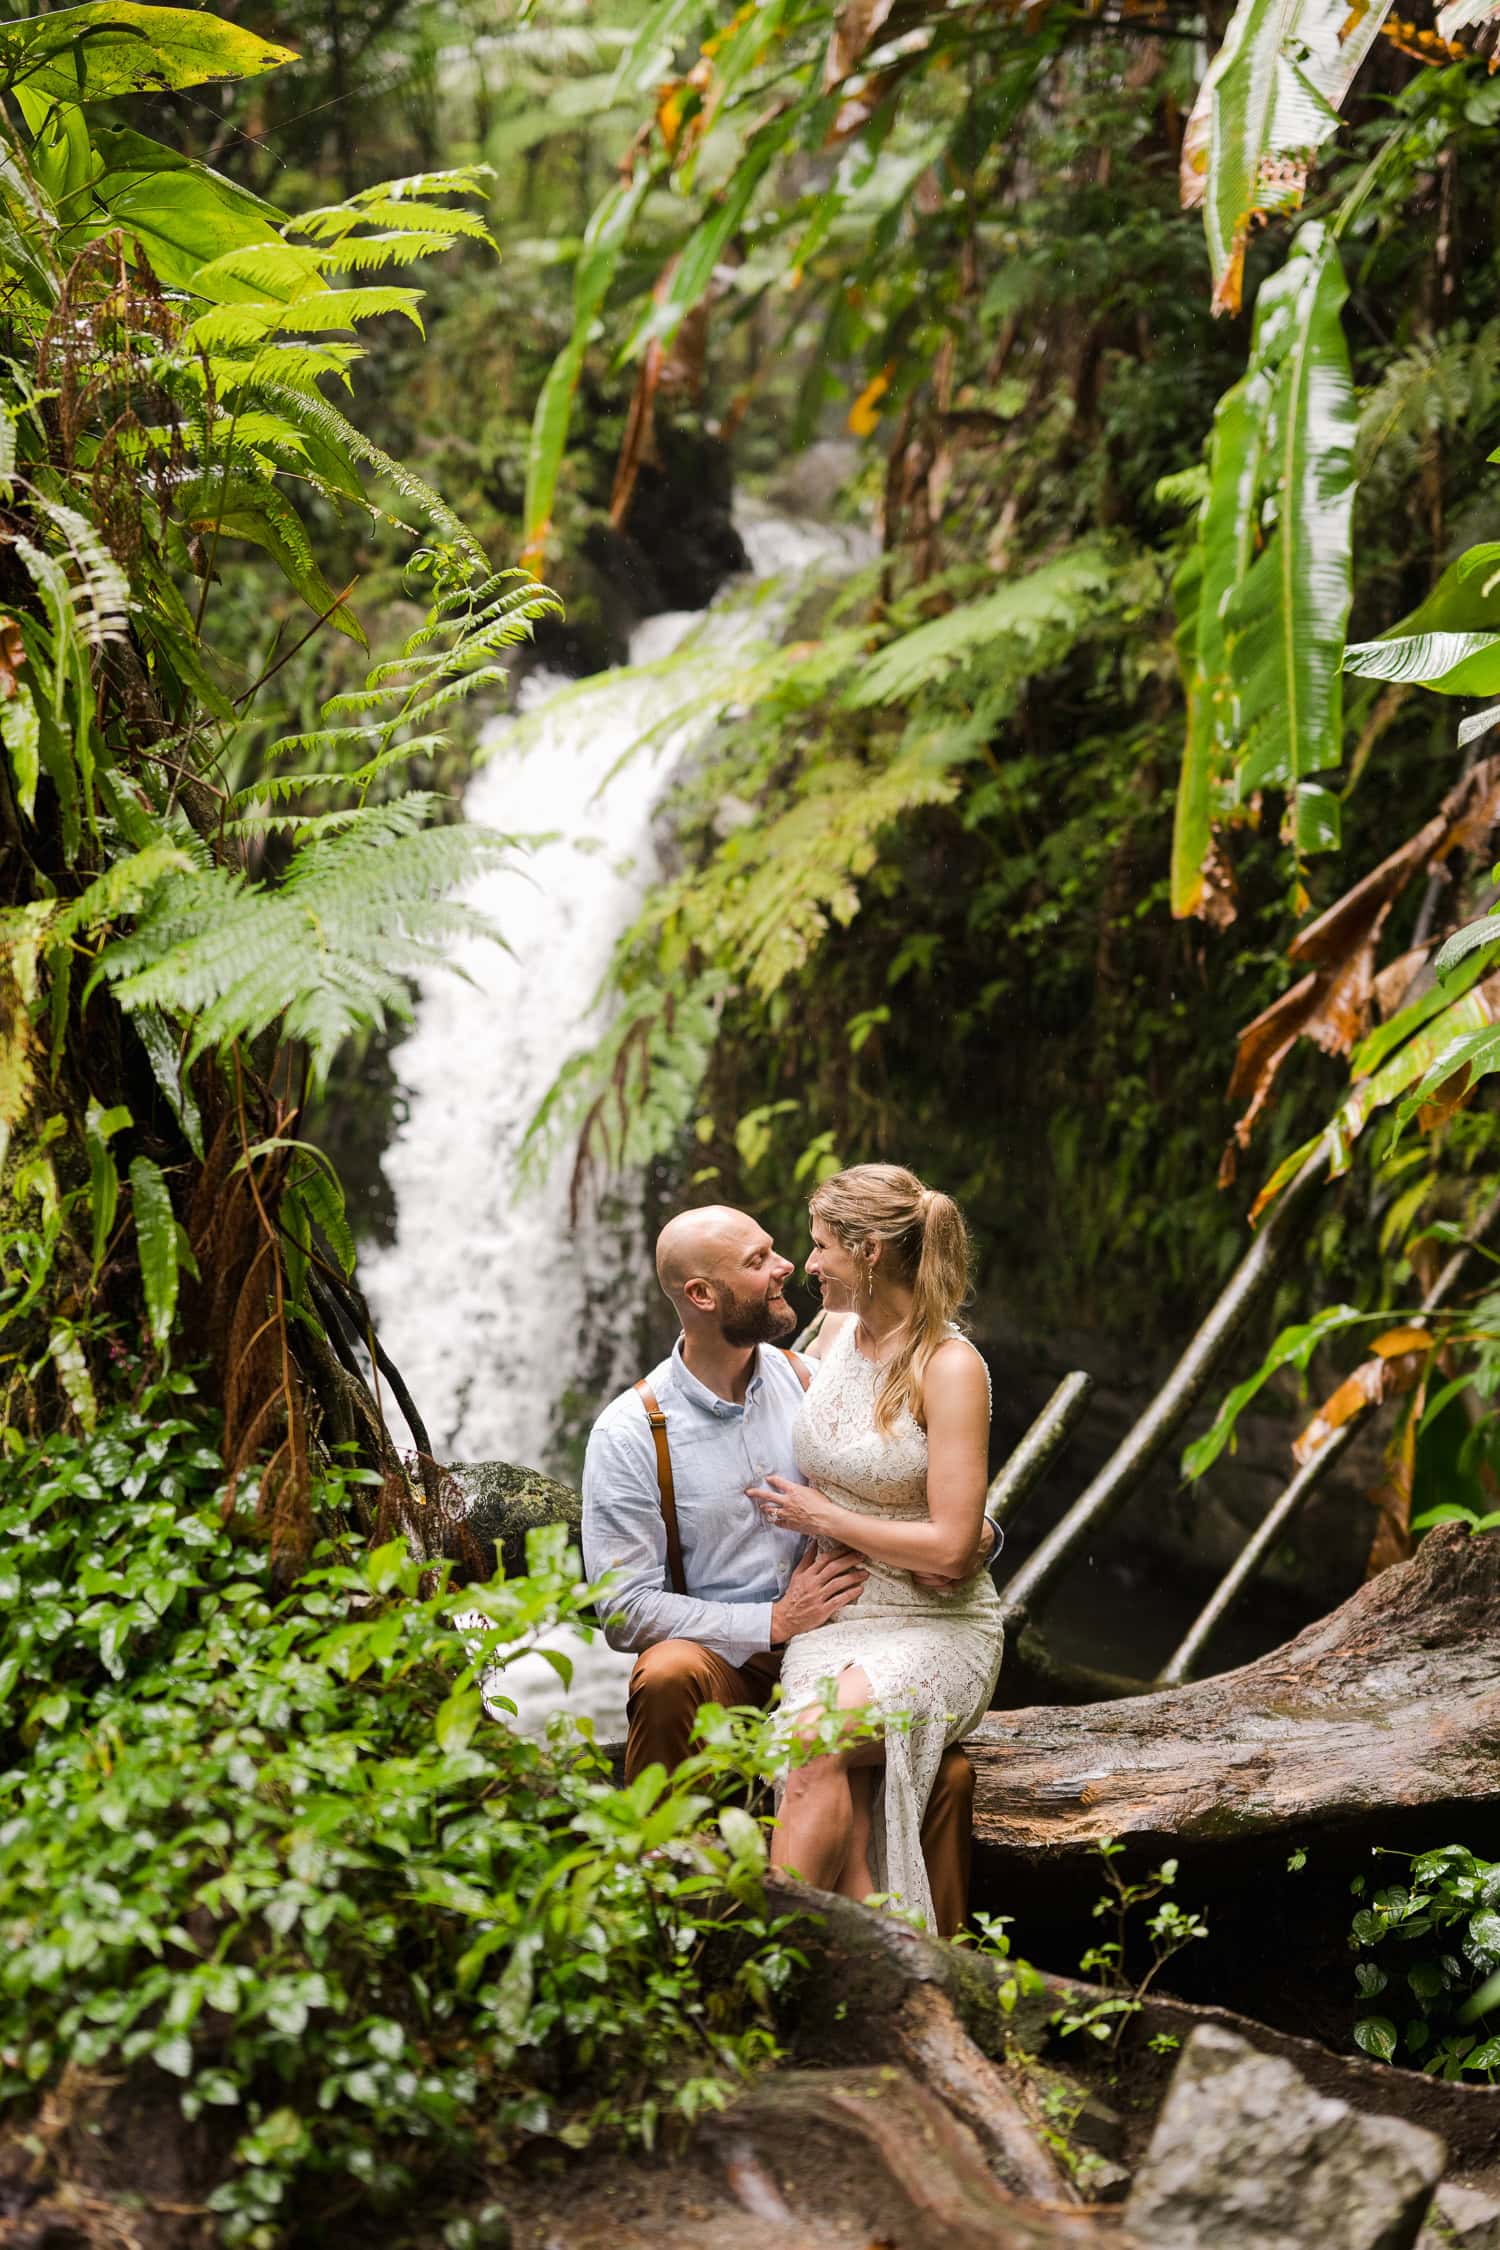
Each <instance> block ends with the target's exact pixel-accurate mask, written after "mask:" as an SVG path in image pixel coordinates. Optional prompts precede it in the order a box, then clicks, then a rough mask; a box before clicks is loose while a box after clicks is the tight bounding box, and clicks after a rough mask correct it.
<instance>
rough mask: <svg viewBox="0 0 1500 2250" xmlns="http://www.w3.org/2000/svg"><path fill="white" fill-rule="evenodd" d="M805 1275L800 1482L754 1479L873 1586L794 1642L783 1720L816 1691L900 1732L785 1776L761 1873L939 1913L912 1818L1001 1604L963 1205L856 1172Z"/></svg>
mask: <svg viewBox="0 0 1500 2250" xmlns="http://www.w3.org/2000/svg"><path fill="white" fill-rule="evenodd" d="M809 1215H810V1219H811V1223H812V1241H813V1248H812V1255H811V1256H810V1257H809V1259H808V1261H807V1270H808V1273H809V1274H810V1275H815V1276H816V1277H817V1279H818V1281H819V1284H820V1286H821V1288H822V1292H823V1300H824V1304H825V1306H827V1307H828V1308H829V1317H828V1318H827V1319H826V1320H825V1321H824V1323H823V1327H822V1330H821V1332H820V1334H819V1336H818V1339H817V1343H816V1345H815V1346H814V1353H815V1356H817V1358H818V1359H819V1361H820V1365H819V1369H818V1372H817V1374H816V1375H815V1377H814V1380H813V1384H812V1387H811V1389H810V1390H809V1392H808V1394H807V1397H806V1399H805V1400H804V1402H803V1405H802V1407H801V1410H800V1411H799V1413H798V1415H797V1417H796V1420H795V1422H794V1424H793V1427H792V1443H793V1446H794V1448H795V1450H796V1456H797V1462H798V1467H799V1469H800V1471H801V1474H802V1476H803V1477H804V1478H805V1479H806V1480H807V1481H806V1482H805V1483H802V1484H796V1483H793V1482H792V1481H791V1479H790V1478H787V1477H782V1476H770V1477H767V1478H766V1480H765V1482H764V1483H763V1484H760V1485H757V1486H754V1487H752V1488H751V1493H750V1497H751V1498H752V1499H753V1500H754V1501H755V1502H756V1504H757V1506H758V1507H759V1508H760V1509H761V1512H762V1513H763V1515H764V1516H765V1517H766V1519H767V1520H768V1522H770V1523H772V1524H775V1525H777V1526H779V1527H780V1528H782V1529H784V1530H788V1531H802V1532H807V1533H810V1534H811V1535H812V1536H813V1537H814V1538H815V1539H816V1540H817V1541H818V1543H819V1546H820V1547H821V1548H822V1549H824V1550H825V1551H827V1550H830V1549H836V1548H839V1547H845V1548H852V1549H853V1550H854V1551H855V1552H856V1553H857V1554H860V1555H863V1556H864V1557H865V1558H866V1561H867V1562H868V1565H869V1575H868V1578H867V1580H866V1583H865V1586H864V1590H863V1592H862V1593H861V1594H860V1595H859V1597H858V1599H857V1600H855V1601H853V1602H851V1603H850V1604H849V1605H848V1607H847V1608H845V1609H844V1610H843V1611H841V1613H840V1614H839V1616H838V1617H836V1618H835V1619H834V1620H833V1621H832V1622H831V1623H830V1624H827V1625H822V1626H819V1627H818V1628H817V1629H816V1630H815V1631H813V1632H808V1633H801V1634H799V1635H798V1636H797V1637H796V1638H795V1639H794V1640H793V1641H791V1642H790V1643H789V1644H788V1647H787V1651H786V1657H785V1660H784V1662H783V1664H782V1670H781V1687H782V1697H783V1704H784V1708H785V1709H786V1711H787V1712H788V1713H789V1714H791V1715H792V1717H791V1723H792V1724H793V1725H797V1726H800V1727H802V1728H803V1729H804V1731H811V1729H812V1728H813V1727H814V1726H815V1725H816V1723H817V1721H818V1719H819V1717H820V1715H821V1712H822V1708H823V1706H822V1704H821V1702H820V1701H819V1700H818V1693H819V1683H820V1682H822V1681H826V1680H829V1679H831V1680H832V1681H833V1682H834V1694H835V1697H836V1701H837V1704H838V1706H839V1708H840V1709H844V1710H853V1709H857V1708H860V1707H863V1706H873V1707H874V1708H875V1710H876V1711H877V1712H878V1713H879V1714H880V1715H881V1716H882V1717H891V1716H895V1715H897V1714H902V1715H904V1718H903V1724H902V1725H901V1726H900V1727H893V1728H889V1729H887V1730H883V1731H882V1734H881V1736H880V1737H879V1738H878V1739H875V1740H869V1739H867V1740H864V1741H855V1742H852V1743H851V1744H850V1746H849V1747H848V1749H846V1750H843V1751H838V1752H834V1753H831V1754H829V1755H827V1756H823V1757H819V1758H814V1759H811V1760H809V1762H808V1763H807V1764H805V1765H803V1766H799V1767H798V1768H796V1770H795V1771H793V1772H791V1773H789V1774H788V1776H787V1780H786V1785H785V1791H784V1795H783V1797H782V1802H781V1810H780V1817H779V1820H778V1823H777V1829H776V1835H775V1838H774V1841H773V1847H772V1854H771V1857H772V1863H773V1865H775V1866H777V1867H783V1868H787V1869H791V1870H793V1871H795V1872H796V1873H797V1874H799V1875H801V1876H803V1877H804V1878H805V1879H806V1880H807V1881H808V1882H810V1883H816V1884H817V1885H818V1886H819V1887H820V1888H821V1889H823V1890H830V1891H841V1892H843V1893H844V1895H845V1896H846V1897H850V1898H864V1897H867V1896H868V1895H869V1894H870V1893H871V1892H872V1891H875V1892H884V1893H888V1894H890V1895H891V1896H892V1899H893V1902H894V1903H896V1904H899V1905H900V1906H902V1907H903V1908H905V1909H906V1910H908V1911H911V1912H915V1913H918V1914H920V1915H921V1916H922V1918H923V1920H924V1921H925V1922H926V1923H927V1924H928V1925H929V1926H931V1925H932V1922H933V1909H932V1896H931V1892H930V1891H929V1889H928V1884H927V1873H926V1869H925V1867H924V1865H923V1860H922V1851H921V1828H922V1815H923V1812H924V1809H925V1807H926V1804H927V1797H928V1792H929V1791H930V1789H931V1787H932V1781H933V1776H934V1775H935V1773H936V1772H937V1768H938V1762H939V1760H940V1759H941V1757H942V1755H943V1751H944V1749H945V1748H946V1746H947V1745H948V1744H949V1743H950V1742H956V1741H958V1740H959V1739H960V1738H961V1737H962V1736H963V1735H964V1734H966V1733H968V1732H969V1731H970V1730H971V1729H972V1728H973V1726H974V1725H975V1723H976V1722H977V1721H978V1719H979V1718H980V1717H981V1715H982V1714H983V1713H984V1712H985V1711H986V1710H987V1709H988V1708H989V1701H990V1697H991V1695H992V1694H993V1692H994V1686H995V1680H996V1677H997V1675H998V1673H999V1670H1000V1653H1001V1625H1000V1598H999V1596H998V1594H997V1593H996V1591H995V1588H994V1585H993V1583H992V1582H991V1579H990V1575H989V1572H988V1571H987V1570H986V1569H985V1568H984V1567H983V1565H982V1564H981V1563H978V1562H977V1560H976V1558H977V1554H978V1552H979V1541H980V1531H981V1525H982V1520H983V1509H984V1495H985V1483H986V1464H987V1455H988V1440H989V1422H990V1393H989V1376H988V1372H987V1370H986V1368H985V1364H984V1361H983V1360H982V1359H981V1358H980V1356H979V1353H978V1351H977V1350H976V1349H975V1347H974V1346H973V1345H972V1344H971V1343H970V1342H969V1341H968V1339H967V1337H965V1336H964V1335H963V1334H962V1332H961V1331H960V1329H959V1328H958V1326H957V1322H956V1317H955V1316H956V1315H957V1312H958V1309H959V1307H960V1305H961V1304H962V1303H963V1301H964V1299H965V1297H966V1296H967V1294H968V1285H969V1239H968V1231H967V1229H966V1227H965V1225H964V1222H963V1217H962V1215H961V1213H960V1212H959V1209H958V1206H957V1204H956V1203H954V1202H952V1201H951V1199H950V1198H949V1197H948V1196H946V1195H941V1194H939V1193H938V1192H937V1191H936V1190H935V1189H933V1188H928V1187H924V1186H923V1185H922V1182H921V1181H920V1180H919V1179H917V1178H916V1176H915V1174H913V1173H911V1172H907V1171H904V1170H903V1169H902V1168H901V1167H900V1166H899V1165H894V1164H857V1165H855V1166H853V1167H852V1168H851V1169H850V1170H849V1171H847V1172H840V1173H838V1174H837V1176H836V1177H835V1178H833V1179H831V1180H825V1181H824V1183H823V1185H822V1186H821V1187H820V1188H819V1189H818V1190H817V1192H816V1194H815V1195H814V1196H813V1198H812V1201H811V1204H810V1206H809Z"/></svg>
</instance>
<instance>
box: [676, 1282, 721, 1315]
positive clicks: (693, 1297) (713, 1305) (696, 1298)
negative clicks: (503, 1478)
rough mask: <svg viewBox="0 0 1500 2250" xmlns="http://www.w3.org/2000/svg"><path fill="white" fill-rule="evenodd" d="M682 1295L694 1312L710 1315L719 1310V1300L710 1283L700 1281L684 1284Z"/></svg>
mask: <svg viewBox="0 0 1500 2250" xmlns="http://www.w3.org/2000/svg"><path fill="white" fill-rule="evenodd" d="M682 1294H683V1295H684V1297H686V1299H687V1301H688V1303H689V1304H690V1305H691V1306H692V1308H693V1310H694V1312H702V1313H711V1312H717V1311H718V1309H719V1300H718V1298H717V1297H716V1296H715V1294H714V1285H713V1283H712V1282H711V1281H703V1280H701V1279H700V1280H696V1281H689V1282H685V1283H684V1285H683V1291H682Z"/></svg>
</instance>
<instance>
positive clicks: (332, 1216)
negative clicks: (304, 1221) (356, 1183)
mask: <svg viewBox="0 0 1500 2250" xmlns="http://www.w3.org/2000/svg"><path fill="white" fill-rule="evenodd" d="M297 1192H298V1193H299V1195H300V1196H301V1198H302V1201H303V1203H304V1204H305V1206H306V1208H307V1213H308V1216H309V1218H310V1219H312V1221H313V1223H314V1224H315V1225H316V1226H319V1227H321V1228H322V1230H323V1233H324V1235H325V1236H326V1237H327V1241H328V1247H329V1248H330V1250H332V1252H333V1254H334V1256H335V1257H336V1258H337V1260H338V1262H339V1264H340V1265H341V1266H342V1267H343V1269H344V1272H345V1273H346V1274H351V1273H353V1271H354V1261H355V1254H356V1253H355V1248H354V1237H353V1235H352V1234H351V1233H350V1231H349V1222H348V1220H347V1218H346V1217H345V1216H344V1191H343V1188H342V1187H341V1186H340V1184H339V1181H338V1178H337V1176H336V1175H335V1174H334V1173H333V1171H332V1170H331V1169H325V1168H324V1166H323V1165H321V1164H320V1165H317V1166H315V1167H314V1168H313V1170H312V1171H311V1172H309V1173H308V1174H307V1175H306V1176H305V1177H304V1178H303V1179H301V1180H299V1181H298V1183H297Z"/></svg>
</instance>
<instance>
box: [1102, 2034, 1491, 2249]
mask: <svg viewBox="0 0 1500 2250" xmlns="http://www.w3.org/2000/svg"><path fill="white" fill-rule="evenodd" d="M1446 2160H1447V2151H1446V2149H1445V2147H1444V2145H1443V2143H1442V2142H1441V2141H1440V2140H1439V2139H1438V2137H1437V2135H1436V2134H1435V2133H1427V2132H1424V2131H1423V2130H1422V2128H1421V2127H1420V2126H1417V2125H1408V2124H1406V2123H1405V2122H1404V2121H1403V2120H1401V2119H1400V2118H1395V2117H1370V2116H1366V2115H1363V2114H1362V2113H1361V2112H1359V2111H1357V2110H1353V2109H1351V2108H1350V2107H1349V2105H1348V2104H1347V2103H1346V2102H1341V2101H1335V2100H1333V2099H1331V2098H1330V2097H1329V2096H1328V2095H1326V2094H1319V2093H1316V2092H1315V2091H1314V2090H1313V2088H1312V2087H1311V2086H1309V2085H1308V2083H1307V2081H1306V2080H1305V2079H1304V2078H1303V2077H1302V2076H1301V2075H1300V2073H1299V2072H1297V2071H1295V2070H1294V2069H1293V2068H1292V2066H1291V2064H1290V2063H1286V2062H1283V2061H1281V2060H1280V2059H1279V2058H1277V2057H1275V2056H1271V2055H1264V2054H1261V2053H1259V2052H1258V2051H1257V2050H1256V2049H1255V2048H1254V2047H1252V2046H1250V2045H1249V2044H1248V2043H1247V2042H1246V2041H1245V2040H1243V2039H1238V2038H1236V2037H1235V2036H1234V2034H1233V2033H1232V2032H1227V2031H1222V2030H1220V2029H1218V2028H1217V2027H1215V2026H1208V2025H1205V2026H1204V2027H1203V2028H1201V2029H1200V2030H1198V2031H1195V2032H1194V2033H1193V2036H1192V2038H1191V2039H1190V2040H1189V2041H1188V2044H1187V2046H1186V2048H1185V2049H1184V2050H1183V2055H1182V2060H1181V2062H1180V2063H1179V2064H1178V2066H1177V2070H1176V2073H1175V2075H1174V2077H1173V2079H1172V2084H1171V2087H1170V2089H1169V2090H1168V2094H1167V2098H1166V2101H1165V2102H1164V2103H1163V2105H1162V2110H1161V2114H1160V2116H1159V2117H1158V2119H1157V2122H1156V2130H1155V2132H1154V2133H1153V2134H1152V2137H1151V2145H1150V2147H1149V2148H1148V2150H1147V2152H1146V2156H1145V2159H1144V2161H1143V2162H1142V2164H1141V2166H1140V2168H1139V2170H1138V2171H1137V2173H1136V2178H1135V2184H1134V2186H1133V2188H1132V2190H1131V2194H1130V2200H1129V2202H1128V2203H1127V2205H1126V2224H1127V2226H1128V2227H1129V2228H1130V2229H1131V2230H1132V2232H1133V2233H1135V2234H1137V2235H1138V2236H1139V2237H1140V2238H1141V2240H1142V2241H1143V2242H1150V2243H1152V2244H1153V2245H1154V2246H1155V2250H1208V2246H1210V2245H1211V2246H1212V2250H1302V2246H1304V2245H1305V2246H1306V2250H1413V2246H1414V2245H1415V2244H1416V2242H1417V2239H1418V2235H1419V2233H1420V2230H1421V2227H1422V2221H1423V2217H1424V2215H1425V2214H1426V2211H1427V2208H1428V2204H1429V2202H1430V2200H1431V2197H1432V2191H1433V2189H1434V2187H1435V2186H1436V2185H1437V2182H1438V2180H1439V2179H1440V2178H1441V2176H1442V2171H1443V2166H1444V2164H1445V2162H1446Z"/></svg>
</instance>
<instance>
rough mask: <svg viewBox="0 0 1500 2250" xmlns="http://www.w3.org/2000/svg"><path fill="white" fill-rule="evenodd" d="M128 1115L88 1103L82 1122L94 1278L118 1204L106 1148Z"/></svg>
mask: <svg viewBox="0 0 1500 2250" xmlns="http://www.w3.org/2000/svg"><path fill="white" fill-rule="evenodd" d="M130 1121H131V1120H130V1112H129V1110H128V1109H126V1108H125V1107H124V1105H123V1103H116V1105H115V1107H114V1108H113V1109H101V1108H100V1107H99V1104H98V1103H97V1102H90V1103H89V1106H88V1113H87V1115H86V1117H85V1118H84V1124H83V1133H84V1141H85V1144H86V1146H87V1148H88V1152H89V1209H90V1213H91V1215H92V1218H93V1262H94V1272H95V1273H96V1274H97V1273H98V1271H99V1268H100V1267H101V1266H102V1265H103V1263H104V1253H105V1251H106V1250H107V1249H108V1247H109V1238H110V1235H111V1233H112V1232H113V1230H114V1223H115V1211H116V1209H117V1208H118V1205H119V1200H120V1175H119V1173H118V1172H117V1171H116V1169H115V1160H114V1158H113V1156H111V1154H110V1151H109V1144H110V1142H111V1140H112V1139H113V1138H114V1136H115V1134H116V1133H120V1132H123V1131H124V1129H125V1127H126V1126H127V1125H128V1124H129V1123H130Z"/></svg>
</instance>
